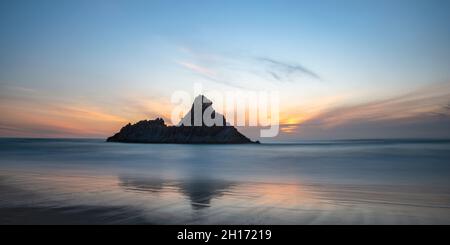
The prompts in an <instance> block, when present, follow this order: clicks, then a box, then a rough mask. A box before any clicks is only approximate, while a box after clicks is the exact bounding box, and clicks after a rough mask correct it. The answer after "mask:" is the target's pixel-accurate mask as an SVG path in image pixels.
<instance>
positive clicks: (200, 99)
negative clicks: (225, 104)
mask: <svg viewBox="0 0 450 245" xmlns="http://www.w3.org/2000/svg"><path fill="white" fill-rule="evenodd" d="M196 104H197V105H199V106H198V107H197V106H195V105H196ZM195 108H201V115H202V116H203V114H204V113H205V111H207V110H209V111H210V113H211V117H212V118H214V119H217V120H220V121H221V125H222V126H217V125H213V126H207V125H206V123H205V122H204V121H203V117H200V121H198V119H197V121H195V119H196V118H195V117H194V115H195ZM106 141H108V142H125V143H171V144H249V143H259V141H256V142H254V141H251V140H250V139H249V138H247V137H246V136H244V135H243V134H241V133H239V131H238V130H237V129H236V128H235V127H233V126H231V125H229V124H227V122H226V119H225V117H224V116H223V115H221V114H219V113H216V112H215V111H214V109H213V108H212V102H211V101H210V100H209V99H207V98H206V97H205V96H203V95H199V96H197V97H196V98H195V100H194V103H193V104H192V107H191V110H190V111H189V112H188V113H187V114H186V116H184V117H183V119H182V120H181V121H180V123H179V124H178V125H176V126H167V125H166V124H165V122H164V120H163V119H162V118H157V119H155V120H142V121H139V122H137V123H135V124H130V123H129V124H127V125H126V126H124V127H123V128H122V129H121V130H120V131H119V132H118V133H116V134H115V135H113V136H111V137H109V138H108V139H107V140H106Z"/></svg>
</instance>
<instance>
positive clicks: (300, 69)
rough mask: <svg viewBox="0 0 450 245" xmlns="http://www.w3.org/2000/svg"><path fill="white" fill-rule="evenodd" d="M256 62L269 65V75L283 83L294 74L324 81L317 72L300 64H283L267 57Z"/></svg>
mask: <svg viewBox="0 0 450 245" xmlns="http://www.w3.org/2000/svg"><path fill="white" fill-rule="evenodd" d="M256 60H258V61H260V62H262V63H265V64H267V65H268V66H269V67H268V73H269V74H270V75H271V76H272V77H273V78H275V79H276V80H279V81H282V80H283V77H287V76H290V75H293V74H300V75H306V76H309V77H311V78H314V79H318V80H322V78H321V77H320V76H319V75H318V74H317V73H316V72H314V71H312V70H311V69H308V68H306V67H305V66H302V65H299V64H295V63H287V62H282V61H279V60H275V59H272V58H267V57H257V58H256Z"/></svg>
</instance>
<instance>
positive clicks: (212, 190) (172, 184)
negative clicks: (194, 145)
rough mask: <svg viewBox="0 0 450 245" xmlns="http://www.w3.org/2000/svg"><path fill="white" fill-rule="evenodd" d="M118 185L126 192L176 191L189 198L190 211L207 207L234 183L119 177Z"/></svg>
mask: <svg viewBox="0 0 450 245" xmlns="http://www.w3.org/2000/svg"><path fill="white" fill-rule="evenodd" d="M119 179H120V183H119V185H120V186H121V187H123V188H124V189H125V190H128V191H142V192H150V193H155V192H163V191H166V190H168V189H172V190H174V189H176V190H177V191H178V192H179V193H182V194H183V195H184V196H186V197H187V198H189V200H190V204H191V206H192V209H194V210H198V209H202V208H206V207H209V206H210V204H211V200H212V199H214V198H218V197H220V196H222V195H223V194H224V193H226V192H227V190H228V189H230V188H231V187H233V186H234V185H236V183H233V182H229V181H220V180H207V179H187V180H183V181H168V180H164V179H152V178H147V179H145V178H136V177H131V176H120V177H119Z"/></svg>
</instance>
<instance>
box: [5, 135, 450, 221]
mask: <svg viewBox="0 0 450 245" xmlns="http://www.w3.org/2000/svg"><path fill="white" fill-rule="evenodd" d="M0 156H1V157H0V197H1V198H0V224H147V223H148V224H450V141H438V140H435V141H433V140H422V141H412V140H366V141H362V140H355V141H327V142H326V141H318V142H309V143H308V142H306V143H297V144H261V145H171V144H121V143H106V142H104V141H103V140H85V139H83V140H79V139H51V140H49V139H0Z"/></svg>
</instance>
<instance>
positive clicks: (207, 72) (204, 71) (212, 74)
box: [176, 61, 216, 77]
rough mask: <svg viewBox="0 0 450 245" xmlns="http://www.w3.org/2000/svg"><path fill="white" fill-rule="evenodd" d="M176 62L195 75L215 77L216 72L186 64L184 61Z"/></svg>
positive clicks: (190, 63) (189, 63)
mask: <svg viewBox="0 0 450 245" xmlns="http://www.w3.org/2000/svg"><path fill="white" fill-rule="evenodd" d="M176 62H177V63H178V64H179V65H181V66H183V67H185V68H187V69H189V70H191V71H193V72H195V73H198V74H200V75H203V76H208V77H215V76H216V72H215V71H213V70H211V69H209V68H206V67H203V66H200V65H197V64H194V63H192V62H186V61H176Z"/></svg>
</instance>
